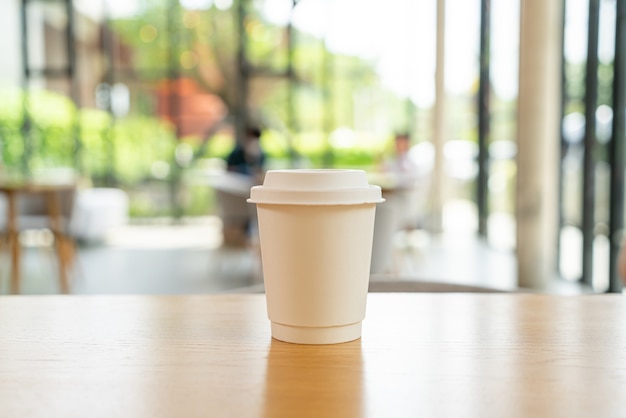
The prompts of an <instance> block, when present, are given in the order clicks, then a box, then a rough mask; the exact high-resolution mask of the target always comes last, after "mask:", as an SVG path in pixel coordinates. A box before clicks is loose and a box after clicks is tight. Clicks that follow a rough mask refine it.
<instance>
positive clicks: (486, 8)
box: [476, 0, 491, 237]
mask: <svg viewBox="0 0 626 418" xmlns="http://www.w3.org/2000/svg"><path fill="white" fill-rule="evenodd" d="M490 60H491V0H481V2H480V58H479V61H480V78H479V84H478V178H477V179H476V206H477V207H478V234H479V235H481V236H483V237H485V236H487V221H488V218H489V187H488V183H489V134H490V132H489V131H490V121H491V115H490V114H489V110H490V109H489V102H490V100H489V97H490V95H491V89H490V81H491V75H490V68H489V67H490V65H489V63H490Z"/></svg>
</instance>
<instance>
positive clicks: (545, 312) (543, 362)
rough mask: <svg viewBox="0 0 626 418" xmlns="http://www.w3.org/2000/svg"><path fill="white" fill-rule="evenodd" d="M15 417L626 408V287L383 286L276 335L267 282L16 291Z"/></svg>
mask: <svg viewBox="0 0 626 418" xmlns="http://www.w3.org/2000/svg"><path fill="white" fill-rule="evenodd" d="M0 319H1V320H0V416H1V417H3V418H14V417H64V418H65V417H113V416H115V417H166V416H171V417H186V418H187V417H330V416H336V417H360V416H365V417H403V416H406V417H416V416H422V417H440V416H444V417H446V416H449V417H464V416H471V417H516V416H529V417H587V416H589V417H622V416H626V299H624V297H623V296H621V295H589V296H566V297H563V296H562V297H558V296H543V295H524V294H418V293H413V294H370V295H369V300H368V317H367V319H366V321H365V322H364V329H363V338H362V339H361V340H357V341H354V342H350V343H345V344H339V345H334V346H299V345H292V344H287V343H282V342H279V341H275V340H272V339H271V338H270V335H269V323H268V321H267V319H266V314H265V299H264V295H213V296H211V295H206V296H5V297H2V298H0Z"/></svg>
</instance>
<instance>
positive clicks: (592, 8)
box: [581, 0, 600, 285]
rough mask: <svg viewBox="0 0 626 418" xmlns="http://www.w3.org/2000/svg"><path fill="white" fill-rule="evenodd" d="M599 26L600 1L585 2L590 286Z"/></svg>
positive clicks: (586, 263) (585, 263) (586, 262)
mask: <svg viewBox="0 0 626 418" xmlns="http://www.w3.org/2000/svg"><path fill="white" fill-rule="evenodd" d="M599 25H600V0H589V26H588V29H587V65H586V74H585V139H584V145H585V153H584V155H583V185H582V187H583V190H582V195H583V200H582V202H581V205H582V214H583V220H582V221H583V222H582V229H583V259H582V273H583V274H582V282H583V283H584V284H588V285H591V284H593V242H594V238H595V232H594V230H595V224H596V220H595V210H594V209H595V204H596V193H595V189H596V176H595V172H596V161H595V158H594V155H593V154H594V149H595V147H596V142H597V141H596V108H597V107H598V38H599Z"/></svg>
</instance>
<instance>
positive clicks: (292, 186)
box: [248, 169, 385, 205]
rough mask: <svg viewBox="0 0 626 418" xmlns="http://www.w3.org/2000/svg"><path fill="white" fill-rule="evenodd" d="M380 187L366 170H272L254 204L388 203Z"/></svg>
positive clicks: (254, 194)
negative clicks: (369, 178)
mask: <svg viewBox="0 0 626 418" xmlns="http://www.w3.org/2000/svg"><path fill="white" fill-rule="evenodd" d="M381 196H382V193H381V189H380V187H379V186H373V185H370V184H369V183H368V181H367V176H366V175H365V171H362V170H328V169H319V170H270V171H268V172H267V173H266V175H265V181H264V182H263V185H262V186H254V187H252V189H251V190H250V199H248V202H250V203H262V204H274V205H358V204H365V203H381V202H384V201H385V199H383V198H382V197H381Z"/></svg>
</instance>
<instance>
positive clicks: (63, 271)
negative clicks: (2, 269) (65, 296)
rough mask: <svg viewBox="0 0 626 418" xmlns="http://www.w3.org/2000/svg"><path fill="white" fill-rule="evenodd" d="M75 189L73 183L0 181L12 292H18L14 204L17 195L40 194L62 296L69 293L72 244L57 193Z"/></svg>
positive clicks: (18, 246) (17, 257)
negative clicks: (5, 201)
mask: <svg viewBox="0 0 626 418" xmlns="http://www.w3.org/2000/svg"><path fill="white" fill-rule="evenodd" d="M75 188H76V185H75V184H74V183H51V184H43V183H31V182H22V181H19V182H0V193H3V194H5V195H6V196H7V220H6V225H7V238H8V243H9V248H10V252H11V285H10V288H11V293H19V292H20V253H21V247H20V243H19V225H18V216H19V213H18V209H17V201H18V199H19V196H20V195H27V194H40V195H42V196H43V198H44V200H45V202H46V209H47V216H48V225H49V227H50V230H51V231H52V233H53V235H54V240H55V246H56V249H57V255H58V260H59V282H60V289H61V292H63V293H68V292H69V281H68V269H69V264H70V262H71V252H72V247H73V245H72V243H71V239H70V238H69V237H68V236H67V234H66V233H65V226H64V225H63V214H62V208H61V198H60V193H61V192H65V191H68V190H73V189H75Z"/></svg>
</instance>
